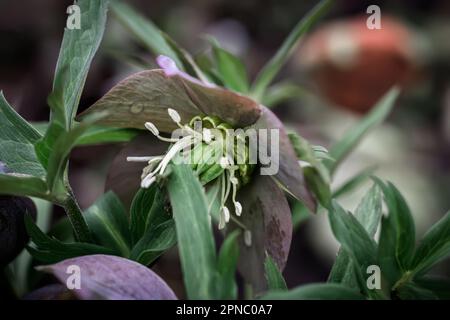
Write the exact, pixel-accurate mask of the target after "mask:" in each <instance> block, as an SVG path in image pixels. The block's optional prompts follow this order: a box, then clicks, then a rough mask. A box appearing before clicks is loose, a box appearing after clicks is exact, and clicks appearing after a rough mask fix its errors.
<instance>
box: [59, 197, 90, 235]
mask: <svg viewBox="0 0 450 320" xmlns="http://www.w3.org/2000/svg"><path fill="white" fill-rule="evenodd" d="M62 206H63V208H64V209H65V210H66V213H67V216H68V218H69V220H70V223H71V224H72V227H73V230H74V232H75V238H76V240H77V241H79V242H92V236H91V232H90V230H89V227H88V225H87V223H86V220H84V217H83V212H82V211H81V208H80V206H79V205H78V202H77V201H76V199H75V196H74V194H73V192H72V190H69V194H68V196H67V198H66V199H65V200H64V202H63V204H62Z"/></svg>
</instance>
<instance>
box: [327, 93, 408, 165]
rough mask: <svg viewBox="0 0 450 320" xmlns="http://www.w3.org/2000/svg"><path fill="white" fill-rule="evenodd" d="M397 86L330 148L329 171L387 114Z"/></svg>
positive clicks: (396, 94)
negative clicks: (331, 159)
mask: <svg viewBox="0 0 450 320" xmlns="http://www.w3.org/2000/svg"><path fill="white" fill-rule="evenodd" d="M399 93H400V91H399V89H398V88H395V87H394V88H392V89H391V90H389V91H388V92H387V93H386V94H385V95H384V96H383V97H382V98H381V99H380V100H379V101H378V102H377V103H376V104H375V106H374V107H373V108H372V110H371V111H370V112H369V113H368V114H367V115H366V116H365V117H364V118H363V119H362V120H361V121H360V122H359V123H357V124H356V125H355V126H354V127H352V128H350V130H349V131H347V133H345V134H344V136H343V137H342V138H341V139H340V140H339V141H338V142H337V143H335V144H334V145H333V146H331V148H330V156H331V157H332V158H333V159H334V161H327V162H326V164H327V166H328V168H329V169H330V172H334V171H335V170H336V168H337V166H338V165H339V164H340V163H341V162H342V161H343V160H344V159H345V157H346V156H347V155H348V154H349V153H350V152H351V151H352V150H353V149H354V148H355V147H356V146H357V145H358V143H359V142H360V141H361V139H362V138H363V137H364V136H365V135H366V134H367V133H368V132H369V131H371V130H372V129H373V128H375V127H376V126H378V125H379V124H380V123H381V122H383V121H384V119H385V118H386V117H387V116H388V114H389V113H390V111H391V110H392V108H393V106H394V103H395V101H396V99H397V97H398V95H399Z"/></svg>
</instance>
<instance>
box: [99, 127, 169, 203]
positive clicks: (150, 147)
mask: <svg viewBox="0 0 450 320" xmlns="http://www.w3.org/2000/svg"><path fill="white" fill-rule="evenodd" d="M168 146H169V145H168V143H165V142H163V141H160V140H158V139H157V138H156V137H155V136H153V135H151V134H149V133H142V134H140V135H138V136H137V137H136V138H134V139H133V140H132V141H130V142H129V143H127V144H126V145H125V147H124V148H123V149H122V150H120V152H119V153H118V154H117V156H116V157H115V158H114V160H113V162H112V163H111V165H110V167H109V170H108V175H107V178H106V183H105V192H106V191H108V190H112V191H114V193H115V194H116V195H117V196H118V197H119V198H120V200H122V203H123V204H124V206H125V208H129V207H130V205H131V201H132V200H133V197H134V195H135V194H136V192H137V191H138V190H139V188H140V185H141V174H142V169H144V167H145V166H146V165H147V163H146V162H128V161H127V157H132V156H157V155H161V154H164V153H165V152H166V151H167V148H168Z"/></svg>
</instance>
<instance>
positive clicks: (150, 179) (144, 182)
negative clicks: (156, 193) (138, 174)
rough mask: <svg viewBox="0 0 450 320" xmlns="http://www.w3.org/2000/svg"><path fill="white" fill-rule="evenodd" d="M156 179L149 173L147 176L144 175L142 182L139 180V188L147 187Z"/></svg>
mask: <svg viewBox="0 0 450 320" xmlns="http://www.w3.org/2000/svg"><path fill="white" fill-rule="evenodd" d="M155 181H156V177H155V176H154V175H153V174H152V173H150V174H149V175H148V176H146V177H145V178H144V179H143V180H142V182H141V188H144V189H147V188H148V187H150V186H151V185H152V183H153V182H155Z"/></svg>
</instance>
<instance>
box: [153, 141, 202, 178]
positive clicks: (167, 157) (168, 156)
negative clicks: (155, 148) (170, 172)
mask: <svg viewBox="0 0 450 320" xmlns="http://www.w3.org/2000/svg"><path fill="white" fill-rule="evenodd" d="M192 143H193V140H192V137H191V136H187V137H184V138H182V139H180V140H179V141H178V142H177V143H175V144H174V145H173V146H172V148H170V150H169V152H167V154H166V155H165V156H164V159H162V160H161V163H160V164H159V165H158V167H159V169H158V168H157V169H156V170H155V171H157V170H160V172H159V173H160V174H163V172H164V170H165V169H166V167H167V165H168V164H169V162H170V160H172V158H173V157H175V156H176V154H177V153H178V152H179V151H180V150H182V149H184V148H186V147H188V146H189V145H191V144H192Z"/></svg>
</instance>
